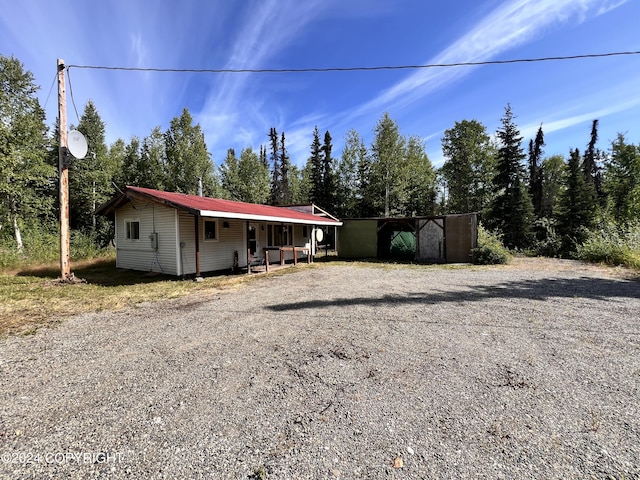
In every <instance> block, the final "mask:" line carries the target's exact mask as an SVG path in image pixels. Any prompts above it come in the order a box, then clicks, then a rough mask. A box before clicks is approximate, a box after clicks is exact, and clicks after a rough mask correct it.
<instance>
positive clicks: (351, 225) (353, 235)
mask: <svg viewBox="0 0 640 480" xmlns="http://www.w3.org/2000/svg"><path fill="white" fill-rule="evenodd" d="M377 237H378V221H377V220H375V219H373V220H371V219H364V220H359V219H358V220H344V221H343V225H342V227H340V228H339V229H338V255H339V256H341V257H344V258H375V257H376V256H377V254H378V241H377Z"/></svg>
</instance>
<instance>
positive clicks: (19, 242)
mask: <svg viewBox="0 0 640 480" xmlns="http://www.w3.org/2000/svg"><path fill="white" fill-rule="evenodd" d="M11 216H12V217H13V232H14V235H15V237H16V246H17V247H18V251H19V252H22V249H23V244H22V234H21V233H20V225H18V214H17V213H12V214H11Z"/></svg>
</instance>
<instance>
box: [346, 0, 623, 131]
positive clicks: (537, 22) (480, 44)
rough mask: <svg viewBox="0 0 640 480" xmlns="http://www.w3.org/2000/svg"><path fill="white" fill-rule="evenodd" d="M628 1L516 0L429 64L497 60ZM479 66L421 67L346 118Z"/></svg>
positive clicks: (399, 103) (405, 100)
mask: <svg viewBox="0 0 640 480" xmlns="http://www.w3.org/2000/svg"><path fill="white" fill-rule="evenodd" d="M603 3H604V4H603ZM623 3H624V1H622V2H621V1H617V2H616V1H605V2H603V1H602V0H513V1H511V2H507V3H505V4H503V5H502V6H500V7H499V8H497V9H496V10H495V11H493V12H492V13H491V14H489V15H488V16H487V17H485V18H484V19H482V20H481V21H480V22H479V23H478V24H477V25H476V26H475V27H474V28H473V29H472V30H471V31H469V32H468V33H467V34H465V35H464V36H463V37H462V38H460V39H459V40H457V41H456V42H454V43H453V44H452V45H451V46H450V47H448V48H447V49H445V50H444V51H443V52H442V53H440V54H439V55H437V56H436V57H434V58H432V59H431V60H430V61H428V62H427V64H449V63H460V62H479V61H486V60H490V59H496V58H497V55H499V54H502V53H504V52H506V51H508V50H510V49H513V48H515V47H517V46H520V45H522V44H524V43H527V42H529V41H531V40H533V39H534V38H537V37H540V36H542V35H544V34H545V33H546V32H547V31H548V30H551V29H554V28H557V27H558V26H560V25H563V24H566V23H567V22H569V21H571V20H572V19H573V21H574V23H581V22H583V21H585V20H586V18H588V16H589V14H592V15H593V16H596V15H600V14H601V13H602V12H605V11H609V10H612V9H614V8H616V7H618V6H620V5H622V4H623ZM596 9H597V10H596ZM475 68H477V67H457V68H433V69H424V70H419V71H417V72H416V73H414V74H412V75H409V76H408V77H407V78H405V79H404V80H402V81H400V82H398V83H396V84H395V85H393V86H392V87H390V88H388V89H386V90H385V91H383V92H381V93H380V94H379V95H378V96H376V97H375V98H373V99H371V100H370V101H368V102H366V103H364V104H362V105H360V106H358V107H357V108H355V109H354V110H353V111H351V112H349V113H348V115H346V118H345V120H347V121H351V120H352V119H353V118H356V117H359V116H363V115H370V114H371V113H372V112H373V113H376V114H379V113H380V112H381V111H382V110H385V109H390V108H392V107H394V108H397V107H403V106H406V105H410V104H411V103H413V102H415V101H416V100H418V99H420V98H422V97H424V96H426V95H428V94H430V93H432V92H434V91H436V90H438V89H440V88H442V87H444V86H445V85H449V84H451V83H452V82H455V81H457V80H459V79H460V78H462V77H464V76H466V75H469V74H470V73H471V72H472V71H473V70H475Z"/></svg>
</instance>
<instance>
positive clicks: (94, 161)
mask: <svg viewBox="0 0 640 480" xmlns="http://www.w3.org/2000/svg"><path fill="white" fill-rule="evenodd" d="M77 129H78V131H80V132H81V133H82V134H83V135H84V136H85V138H86V140H87V145H88V152H87V156H86V157H85V158H84V159H75V158H73V157H71V158H70V160H69V212H70V219H69V221H70V224H71V228H73V229H78V230H82V231H85V232H94V231H96V229H97V228H98V227H99V229H100V230H104V229H106V228H108V227H107V225H106V219H104V218H103V217H99V218H98V217H96V215H95V208H96V207H97V206H99V205H101V204H102V203H104V202H106V201H107V200H108V199H109V198H110V197H111V196H112V195H113V192H114V188H113V186H112V184H111V182H112V178H113V176H114V174H115V173H116V172H115V167H116V166H115V165H111V164H110V163H109V162H110V159H109V156H108V149H107V145H106V144H105V124H104V122H103V121H102V118H100V114H99V113H98V109H97V108H96V106H95V104H94V103H93V102H92V101H91V100H89V101H88V102H87V104H86V105H85V108H84V112H83V113H82V116H81V117H80V122H79V123H78V127H77Z"/></svg>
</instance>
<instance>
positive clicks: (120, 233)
mask: <svg viewBox="0 0 640 480" xmlns="http://www.w3.org/2000/svg"><path fill="white" fill-rule="evenodd" d="M136 220H139V221H140V238H139V239H137V240H129V239H127V238H126V225H125V223H126V222H127V221H136ZM115 227H116V246H117V260H116V266H117V267H118V268H129V269H132V270H140V271H143V272H150V271H152V272H159V273H164V274H167V275H177V274H178V272H177V263H176V234H175V228H176V211H175V210H174V209H173V208H169V207H165V206H162V205H158V204H155V203H152V202H150V203H142V202H136V201H134V202H130V203H128V204H127V205H125V206H123V207H122V208H120V209H119V210H118V211H117V212H116V215H115ZM154 232H156V233H157V234H158V250H157V251H156V250H155V249H154V248H152V246H151V234H152V233H154Z"/></svg>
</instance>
